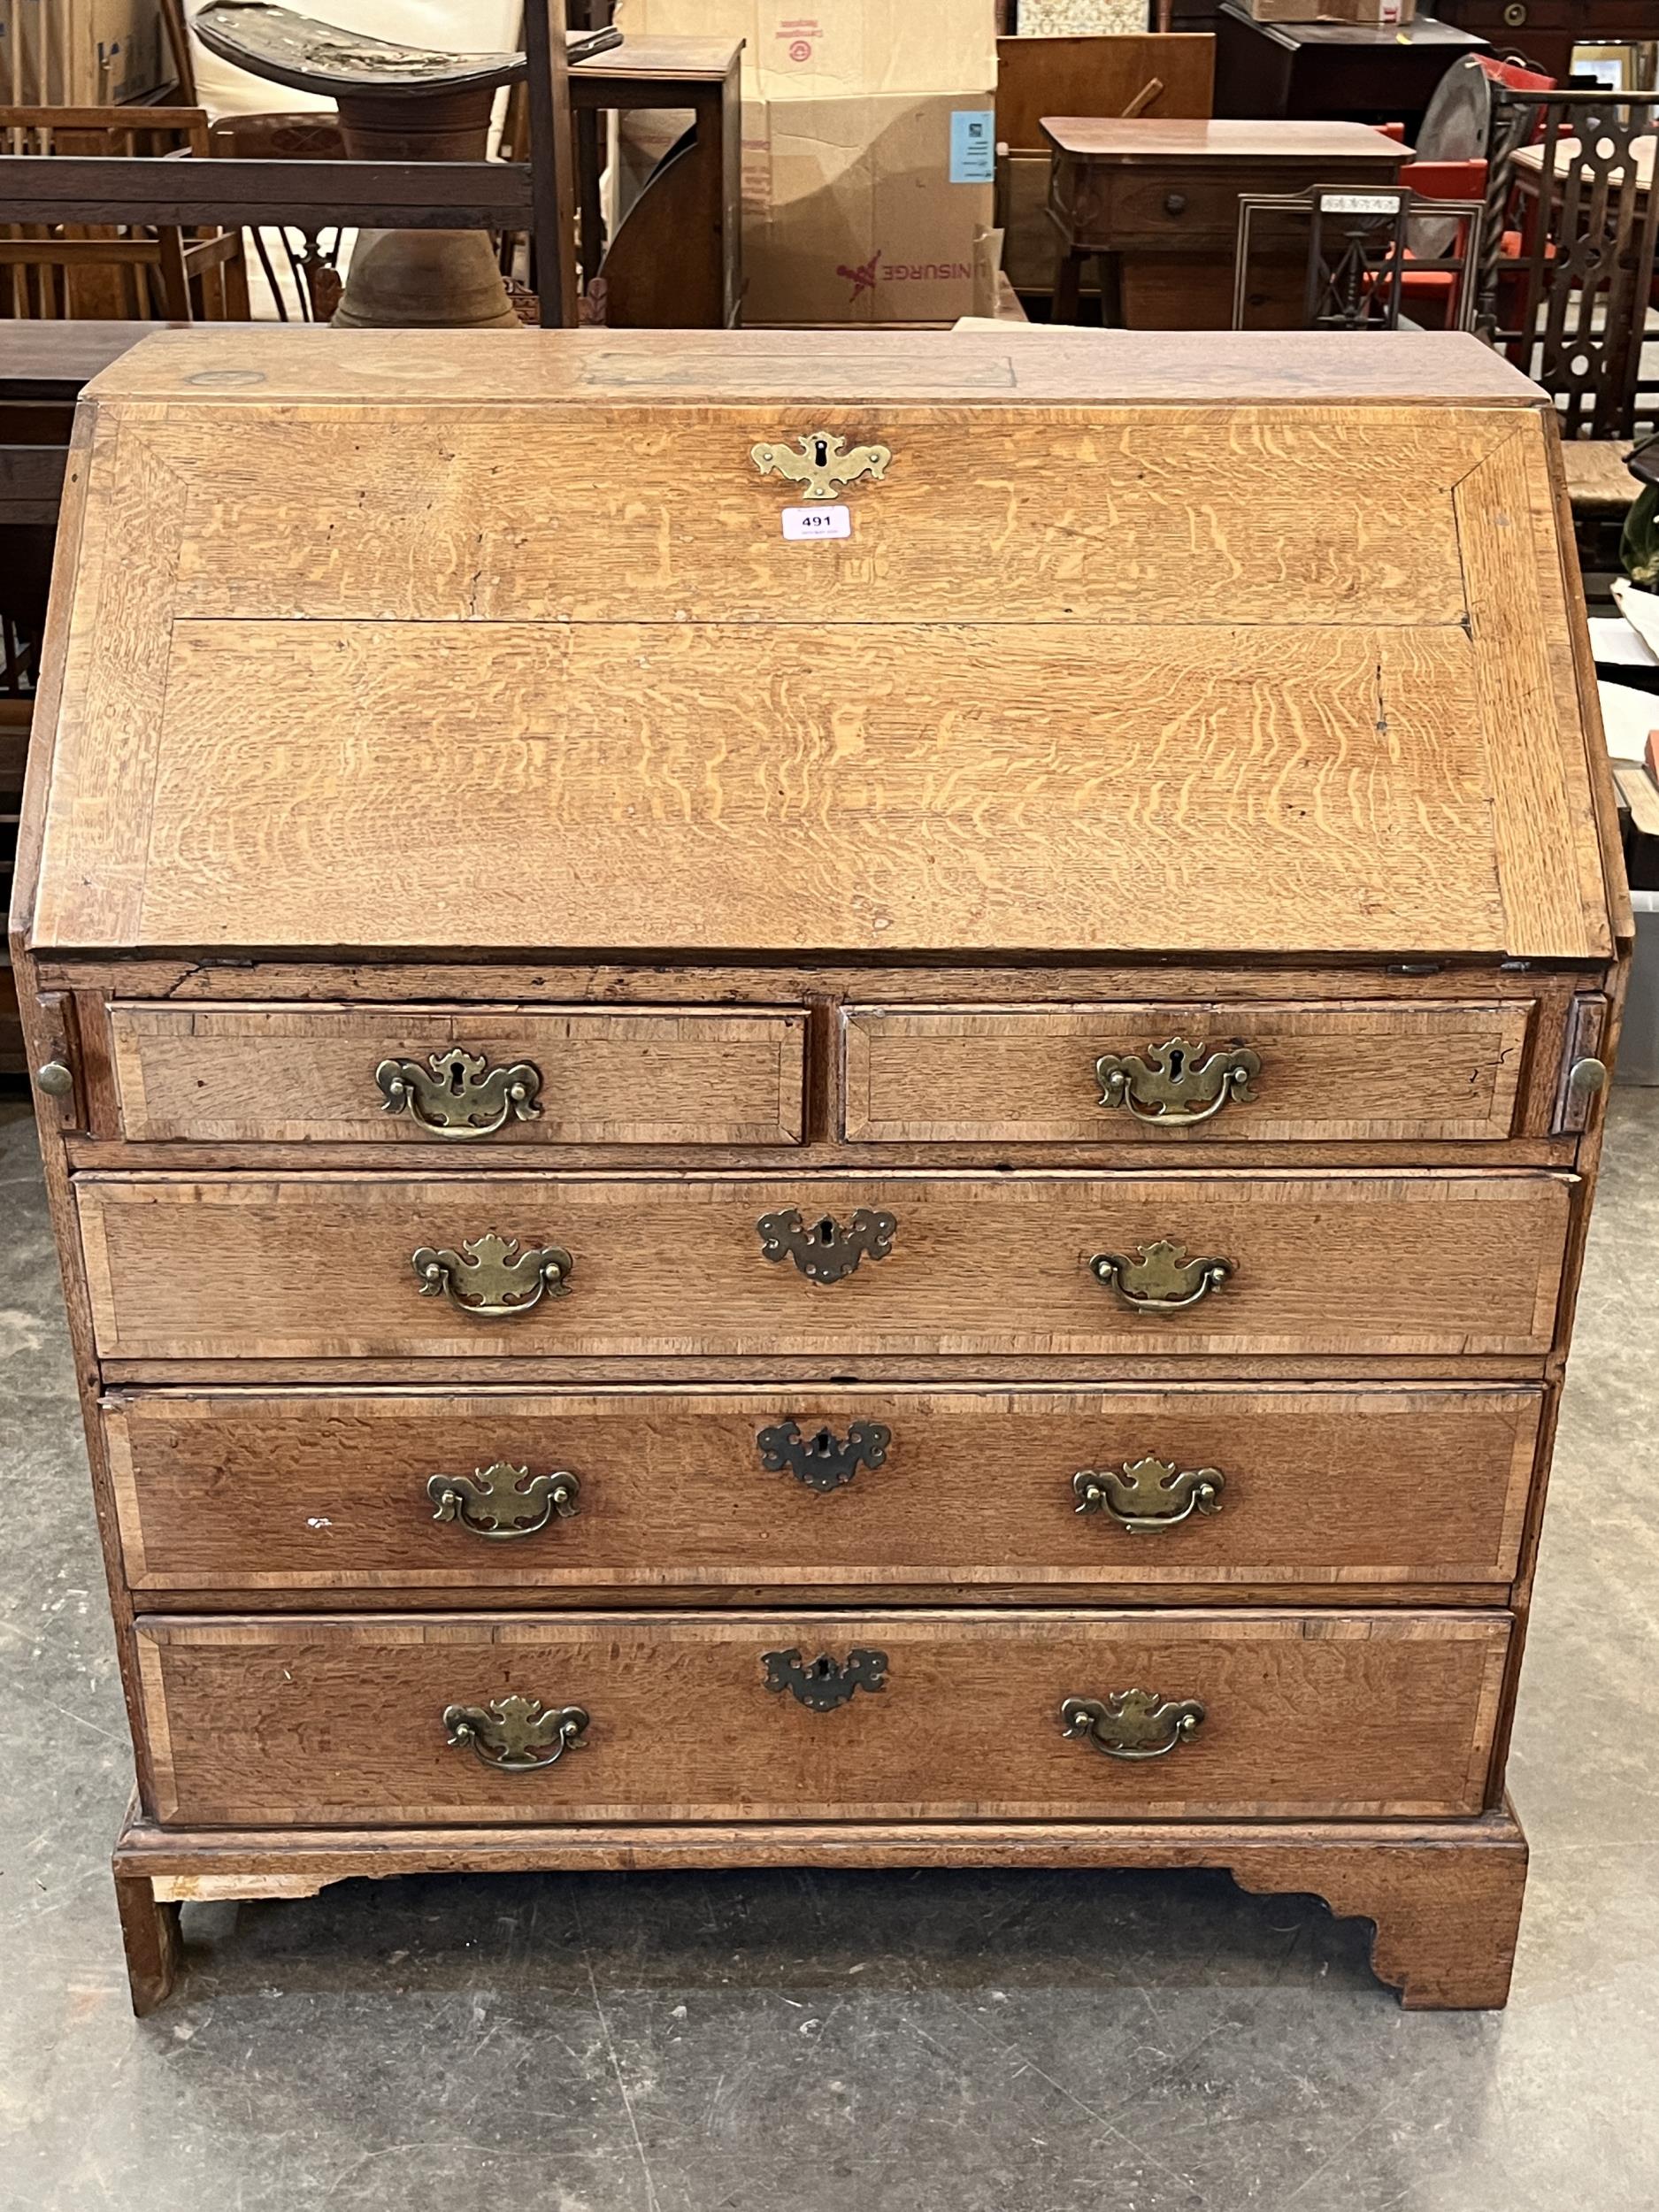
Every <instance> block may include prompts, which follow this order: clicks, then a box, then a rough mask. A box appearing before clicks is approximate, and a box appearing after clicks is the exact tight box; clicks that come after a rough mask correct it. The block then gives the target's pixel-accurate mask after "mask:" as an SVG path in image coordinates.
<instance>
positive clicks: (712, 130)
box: [570, 36, 743, 330]
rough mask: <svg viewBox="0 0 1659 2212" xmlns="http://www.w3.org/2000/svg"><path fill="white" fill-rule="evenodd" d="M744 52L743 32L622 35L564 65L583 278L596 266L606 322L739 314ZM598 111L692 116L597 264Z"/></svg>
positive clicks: (709, 321) (685, 326)
mask: <svg viewBox="0 0 1659 2212" xmlns="http://www.w3.org/2000/svg"><path fill="white" fill-rule="evenodd" d="M742 50H743V42H742V40H741V39H736V40H732V39H723V38H634V37H632V36H631V37H629V39H628V40H627V42H626V44H624V45H622V46H618V47H613V48H612V49H611V50H610V51H609V52H608V53H603V54H595V56H594V58H593V59H592V60H591V61H583V62H578V63H576V65H574V66H573V67H572V71H571V74H570V87H571V106H572V111H573V112H574V117H575V123H576V177H577V195H578V202H579V204H580V209H581V256H582V277H583V280H584V282H586V283H588V284H591V283H592V282H593V280H594V279H595V277H596V276H599V275H601V274H603V278H604V281H605V303H606V311H607V319H609V320H610V321H611V322H612V323H614V324H616V325H618V326H622V327H626V328H630V329H636V330H638V329H653V330H692V329H715V330H719V329H724V328H726V327H729V326H731V325H732V324H733V323H735V322H736V321H737V319H738V316H739V313H740V311H741V304H742V297H743V261H742V226H741V209H740V204H739V188H740V184H741V166H740V164H741V139H740V135H739V104H738V56H739V55H740V54H741V52H742ZM607 108H617V109H628V108H666V109H670V110H673V109H684V108H688V109H689V110H690V111H691V113H692V115H693V117H694V118H695V122H694V126H693V129H692V131H691V132H690V133H688V134H687V137H686V138H685V139H683V140H682V141H681V142H680V144H678V145H677V146H675V147H674V148H673V150H672V151H671V152H670V153H669V154H667V155H666V156H665V157H664V159H663V160H662V161H660V162H659V163H658V164H657V167H656V169H655V170H654V171H653V172H652V173H651V176H650V179H649V181H648V183H647V185H646V187H645V189H644V191H643V192H642V193H641V195H640V197H639V198H638V199H637V200H636V201H635V202H634V205H633V206H632V207H631V208H630V209H629V210H628V212H627V214H626V216H625V218H624V219H623V220H622V221H621V222H620V223H619V224H618V226H617V233H616V235H615V237H614V238H612V239H611V241H610V242H609V244H608V246H607V247H606V249H605V250H604V254H603V261H602V259H601V256H600V250H599V242H600V240H601V239H603V236H604V219H603V211H602V209H601V205H600V196H599V179H600V173H601V171H602V170H603V166H604V157H603V148H602V146H601V143H600V131H599V119H600V117H601V115H602V114H603V111H604V110H605V109H607Z"/></svg>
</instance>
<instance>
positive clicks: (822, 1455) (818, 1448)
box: [807, 1429, 835, 1459]
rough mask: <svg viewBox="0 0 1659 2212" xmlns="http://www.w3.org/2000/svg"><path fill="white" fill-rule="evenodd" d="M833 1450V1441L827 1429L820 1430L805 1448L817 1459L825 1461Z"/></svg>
mask: <svg viewBox="0 0 1659 2212" xmlns="http://www.w3.org/2000/svg"><path fill="white" fill-rule="evenodd" d="M834 1448H835V1440H834V1438H833V1436H832V1435H831V1434H830V1432H829V1431H828V1430H827V1429H820V1430H819V1431H818V1434H817V1435H816V1436H815V1437H814V1438H813V1439H812V1440H811V1442H810V1444H809V1445H808V1446H807V1449H808V1451H809V1452H810V1453H811V1454H812V1455H813V1456H814V1457H815V1458H817V1459H827V1458H828V1457H829V1455H830V1454H831V1453H832V1452H833V1450H834Z"/></svg>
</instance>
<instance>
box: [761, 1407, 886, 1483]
mask: <svg viewBox="0 0 1659 2212" xmlns="http://www.w3.org/2000/svg"><path fill="white" fill-rule="evenodd" d="M755 1441H756V1443H757V1445H758V1446H759V1447H760V1463H761V1465H762V1466H763V1467H764V1469H765V1470H766V1472H767V1473H768V1474H769V1475H780V1474H782V1473H783V1471H784V1470H785V1469H786V1468H787V1470H788V1471H789V1472H790V1473H791V1474H792V1475H793V1476H794V1477H795V1480H796V1481H797V1482H803V1483H805V1485H806V1486H807V1488H808V1489H809V1490H817V1491H820V1492H822V1491H828V1490H839V1489H840V1488H841V1485H842V1484H843V1483H848V1482H850V1481H851V1480H852V1479H853V1477H854V1476H855V1475H856V1473H857V1472H858V1470H859V1468H860V1467H868V1468H869V1469H870V1470H871V1471H872V1473H873V1472H874V1471H875V1470H876V1469H877V1468H878V1467H879V1466H880V1464H881V1463H882V1461H883V1460H884V1459H886V1457H887V1447H888V1445H890V1444H891V1443H892V1441H893V1432H892V1430H891V1429H889V1428H887V1426H886V1425H885V1424H884V1423H882V1422H880V1421H853V1422H849V1424H848V1428H847V1433H846V1435H845V1437H840V1436H837V1435H836V1433H835V1432H834V1430H833V1429H832V1428H828V1427H821V1428H817V1429H814V1430H813V1432H812V1433H811V1434H810V1436H803V1434H802V1433H801V1425H800V1423H799V1422H798V1421H780V1422H778V1423H777V1424H776V1425H774V1426H773V1427H772V1428H769V1429H762V1430H761V1431H760V1432H759V1433H758V1434H757V1436H756V1439H755Z"/></svg>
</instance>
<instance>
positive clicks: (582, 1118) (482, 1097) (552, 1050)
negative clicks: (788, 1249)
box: [109, 1002, 806, 1149]
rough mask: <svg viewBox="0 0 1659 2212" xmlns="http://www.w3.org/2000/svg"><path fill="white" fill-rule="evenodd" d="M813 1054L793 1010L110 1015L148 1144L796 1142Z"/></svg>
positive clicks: (278, 1009) (123, 1124)
mask: <svg viewBox="0 0 1659 2212" xmlns="http://www.w3.org/2000/svg"><path fill="white" fill-rule="evenodd" d="M805 1038H806V1016H805V1014H804V1013H803V1012H801V1011H800V1010H793V1011H792V1010H788V1009H783V1008H757V1009H752V1010H735V1011H734V1010H727V1009H719V1010H716V1009H711V1008H695V1007H694V1008H683V1009H681V1008H674V1009H658V1008H651V1007H643V1008H641V1007H630V1008H626V1009H617V1008H611V1007H554V1008H547V1007H541V1008H535V1009H532V1008H527V1007H522V1006H478V1007H441V1006H407V1007H405V1006H332V1005H317V1006H177V1005H141V1004H134V1003H128V1002H117V1003H115V1004H113V1005H111V1008H110V1010H109V1050H110V1061H111V1070H112V1071H113V1077H114V1083H115V1091H116V1099H117V1110H118V1116H119V1131H120V1133H121V1134H122V1135H123V1136H126V1137H129V1138H134V1139H141V1140H143V1141H147V1142H156V1141H167V1140H170V1139H189V1140H192V1141H196V1142H216V1143H227V1144H241V1143H256V1142H260V1141H265V1142H273V1141H293V1140H296V1139H299V1140H311V1141H334V1142H346V1141H350V1142H354V1143H355V1142H361V1141H367V1142H380V1143H396V1144H404V1145H409V1144H415V1145H425V1146H426V1147H428V1148H436V1147H438V1146H441V1145H442V1146H445V1147H448V1148H450V1149H459V1148H464V1147H466V1146H469V1145H476V1144H480V1143H488V1142H489V1141H492V1140H493V1141H495V1142H497V1143H517V1144H538V1143H539V1144H798V1143H799V1142H800V1141H801V1137H802V1133H803V1119H802V1117H803V1095H804V1094H803V1080H804V1066H805Z"/></svg>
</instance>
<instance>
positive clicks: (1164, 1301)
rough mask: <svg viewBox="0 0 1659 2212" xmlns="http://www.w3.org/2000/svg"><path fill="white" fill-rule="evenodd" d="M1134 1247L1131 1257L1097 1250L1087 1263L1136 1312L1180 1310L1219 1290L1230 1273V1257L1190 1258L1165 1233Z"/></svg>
mask: <svg viewBox="0 0 1659 2212" xmlns="http://www.w3.org/2000/svg"><path fill="white" fill-rule="evenodd" d="M1135 1250H1136V1257H1135V1258H1133V1260H1131V1259H1125V1257H1124V1256H1123V1255H1122V1253H1120V1252H1096V1253H1095V1255H1094V1258H1093V1259H1092V1260H1091V1261H1090V1262H1089V1263H1088V1264H1089V1272H1090V1274H1092V1275H1093V1276H1094V1278H1095V1279H1096V1280H1097V1281H1099V1282H1102V1283H1105V1284H1106V1285H1108V1286H1109V1287H1110V1288H1111V1289H1113V1290H1115V1291H1116V1292H1117V1293H1118V1296H1119V1297H1120V1298H1121V1299H1122V1300H1123V1302H1124V1303H1125V1305H1126V1306H1133V1308H1134V1309H1135V1310H1136V1312H1137V1313H1179V1312H1180V1311H1181V1310H1182V1308H1183V1307H1185V1306H1195V1305H1196V1304H1197V1303H1198V1302H1199V1300H1200V1299H1201V1298H1207V1297H1208V1296H1209V1295H1210V1292H1211V1291H1212V1290H1219V1289H1220V1287H1221V1286H1222V1284H1223V1283H1225V1281H1226V1279H1227V1278H1228V1276H1229V1275H1231V1274H1232V1273H1233V1262H1232V1261H1231V1260H1224V1259H1218V1258H1216V1257H1213V1256H1211V1257H1209V1258H1205V1259H1197V1260H1189V1259H1188V1258H1187V1247H1186V1246H1185V1245H1184V1244H1171V1243H1170V1242H1169V1240H1168V1239H1167V1238H1164V1237H1160V1238H1158V1239H1157V1240H1156V1243H1153V1244H1141V1245H1137V1246H1136V1248H1135Z"/></svg>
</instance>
